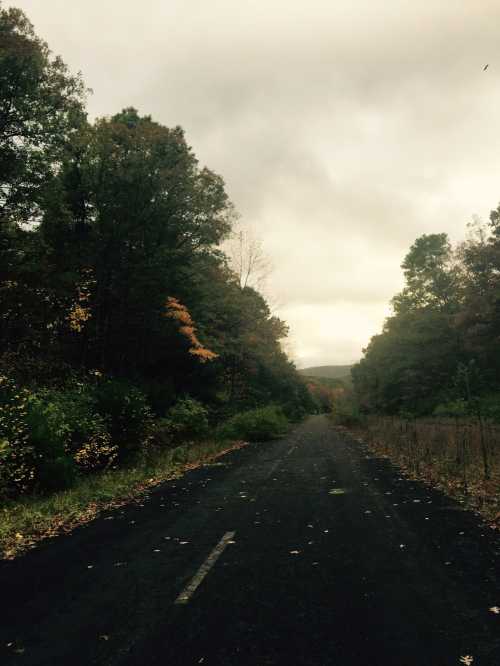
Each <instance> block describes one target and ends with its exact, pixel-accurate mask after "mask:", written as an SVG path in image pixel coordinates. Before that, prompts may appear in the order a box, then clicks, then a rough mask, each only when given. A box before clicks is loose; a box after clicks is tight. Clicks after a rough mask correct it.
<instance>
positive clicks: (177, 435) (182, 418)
mask: <svg viewBox="0 0 500 666" xmlns="http://www.w3.org/2000/svg"><path fill="white" fill-rule="evenodd" d="M161 428H162V429H163V430H165V431H166V433H167V435H168V437H169V438H170V439H171V441H177V442H179V441H180V442H184V441H193V440H199V439H202V438H203V437H206V436H207V435H208V430H209V427H208V409H207V408H206V407H205V406H204V405H202V403H201V402H199V401H198V400H193V399H192V398H183V399H182V400H179V401H178V402H176V403H175V405H173V406H172V407H171V408H170V409H169V410H168V411H167V414H166V417H165V418H164V419H162V420H161Z"/></svg>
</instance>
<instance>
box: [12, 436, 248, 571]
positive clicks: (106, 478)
mask: <svg viewBox="0 0 500 666" xmlns="http://www.w3.org/2000/svg"><path fill="white" fill-rule="evenodd" d="M239 446H241V445H233V446H231V447H230V449H228V446H227V442H223V441H216V440H213V441H208V442H202V443H199V444H194V445H193V446H191V447H188V448H187V449H184V450H183V451H182V455H179V453H178V450H177V449H171V450H167V451H165V450H163V451H151V452H150V454H149V455H148V456H147V457H146V458H145V459H144V460H143V461H142V463H141V464H139V465H136V466H134V467H126V468H121V469H107V470H103V471H100V472H97V473H96V474H92V475H85V476H82V477H80V478H78V479H77V480H76V483H75V484H74V486H73V487H71V488H69V489H67V490H63V491H58V492H55V493H52V494H51V495H48V496H47V495H38V494H35V495H28V496H22V497H19V498H16V499H12V500H8V501H6V502H4V504H3V506H0V558H1V557H2V556H3V557H6V558H12V557H14V556H15V555H17V554H19V553H21V552H22V551H24V550H26V549H27V548H30V547H32V546H33V545H35V544H36V543H37V541H39V540H40V539H43V538H46V537H47V536H54V535H56V534H63V533H65V532H68V531H69V530H70V529H72V528H74V527H76V526H78V525H82V524H84V523H86V522H88V521H89V520H92V519H93V518H95V517H96V516H97V515H98V514H99V513H100V512H102V511H104V510H110V509H115V508H117V507H119V506H122V505H123V504H125V503H127V502H130V501H133V500H141V499H142V498H144V497H145V496H147V494H148V493H149V492H150V491H151V490H152V489H153V488H155V487H156V486H158V485H159V484H160V483H163V482H164V481H166V480H167V479H172V478H175V477H176V476H178V475H179V474H181V473H182V472H183V471H184V470H186V469H192V468H193V466H198V465H202V464H204V463H207V462H211V461H213V460H215V459H217V458H218V457H219V456H221V455H224V454H225V453H227V452H228V450H232V449H235V448H239ZM181 458H182V460H180V459H181Z"/></svg>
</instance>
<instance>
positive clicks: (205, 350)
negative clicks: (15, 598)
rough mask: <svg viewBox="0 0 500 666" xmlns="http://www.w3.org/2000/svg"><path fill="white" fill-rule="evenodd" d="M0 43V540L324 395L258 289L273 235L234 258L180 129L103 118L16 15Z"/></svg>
mask: <svg viewBox="0 0 500 666" xmlns="http://www.w3.org/2000/svg"><path fill="white" fill-rule="evenodd" d="M0 36H1V39H0V72H1V74H0V313H1V314H0V503H2V506H3V508H2V511H3V513H2V528H1V529H2V532H1V534H2V537H1V538H2V540H3V543H4V544H5V539H7V540H8V539H9V538H10V537H8V536H7V537H6V536H5V535H6V534H7V533H9V534H11V533H12V531H13V530H15V531H16V532H19V533H20V534H24V531H26V529H25V527H23V525H25V523H26V524H28V523H29V522H30V520H31V518H29V515H31V516H32V519H33V525H35V523H36V521H37V520H38V518H37V516H39V515H40V516H41V518H40V524H41V525H43V527H42V528H40V530H38V531H39V532H40V531H41V532H43V530H45V529H48V527H47V525H48V524H49V523H50V518H49V516H50V515H53V516H54V517H55V518H54V519H55V520H56V522H57V521H62V522H64V521H65V517H64V515H62V514H65V513H66V514H67V516H69V517H71V516H73V515H76V514H78V515H80V514H81V513H82V512H83V513H85V511H86V509H85V503H86V502H87V503H88V502H90V503H94V502H97V503H99V502H100V499H99V498H100V497H101V496H102V497H104V498H107V499H106V501H108V499H109V501H111V500H112V497H114V496H116V497H122V496H123V495H124V494H125V495H127V494H128V493H129V492H131V493H132V494H133V488H134V487H135V485H136V483H139V485H141V483H142V480H143V479H145V478H148V476H150V475H151V476H152V477H154V478H156V477H157V476H158V475H159V476H160V477H163V476H165V475H167V476H168V474H170V473H171V469H173V467H172V465H174V466H175V465H176V464H177V462H176V457H178V456H179V455H181V453H179V452H182V451H187V453H186V455H187V456H188V458H189V460H190V461H195V460H203V459H204V458H205V456H206V454H207V452H209V453H210V452H211V451H213V450H219V449H221V450H223V449H225V448H228V446H230V444H228V442H229V441H241V440H242V439H244V440H246V441H248V440H265V439H269V438H272V437H277V436H279V435H281V434H283V432H285V430H286V428H287V425H288V423H289V421H294V420H298V419H300V418H302V417H303V416H304V415H305V414H306V413H307V412H309V411H312V410H314V409H315V403H314V400H313V398H312V397H311V395H310V393H309V391H308V389H307V387H306V382H305V381H304V380H303V379H302V378H301V376H300V375H299V374H298V372H297V371H296V369H295V367H294V365H293V363H291V362H290V361H289V359H288V358H287V356H286V354H285V352H284V351H283V349H282V341H283V340H284V338H285V337H286V335H287V332H288V330H287V326H286V324H285V323H284V322H283V321H281V320H280V319H279V318H278V317H276V316H274V315H273V314H272V312H271V311H270V308H269V306H268V304H267V303H266V301H265V299H264V297H263V296H262V295H261V294H260V293H259V292H258V291H257V289H256V288H254V286H252V285H257V284H258V283H259V279H260V277H261V276H259V275H255V274H254V272H255V271H256V270H257V271H258V270H261V269H262V270H263V269H264V268H265V261H264V260H263V258H262V254H261V249H260V245H259V244H258V243H257V242H256V241H252V242H251V243H246V242H245V238H244V234H245V232H244V230H242V227H241V226H238V231H237V234H236V241H237V247H238V248H239V249H238V252H237V255H235V256H236V259H234V258H231V256H228V255H227V254H225V253H224V251H223V248H224V247H225V246H224V243H229V242H230V241H231V239H233V240H234V238H235V233H236V232H235V231H234V229H235V228H236V227H235V226H234V225H235V222H236V221H237V219H238V216H237V214H236V212H235V210H234V207H233V205H232V203H231V202H230V200H229V198H228V196H227V193H226V190H225V185H224V181H223V179H222V178H221V177H220V176H219V175H217V174H215V173H214V172H212V171H211V170H210V169H208V168H206V167H201V166H200V165H199V162H198V160H197V158H196V156H195V154H194V152H193V150H192V148H191V147H190V145H189V144H188V142H187V140H186V137H185V135H184V131H183V130H182V128H180V127H174V128H168V127H165V126H163V125H161V124H160V123H158V122H156V121H154V120H153V119H152V118H151V117H150V116H148V115H144V116H142V115H140V113H139V112H138V111H137V110H136V109H133V108H127V109H124V110H122V111H120V112H118V113H116V114H115V115H112V116H110V117H105V118H99V119H97V120H95V121H94V122H90V121H89V119H88V118H87V113H86V108H85V104H86V98H87V95H88V94H89V93H88V91H87V90H86V88H85V85H84V82H83V81H82V79H81V77H80V76H74V75H73V74H71V72H69V71H68V69H67V67H66V66H65V64H64V63H63V61H62V60H61V59H60V58H58V57H54V56H53V55H52V54H51V52H50V50H49V48H48V46H47V45H46V44H45V43H44V42H43V41H42V40H40V39H39V38H38V37H37V35H36V33H35V32H34V29H33V27H32V26H31V24H30V23H29V21H28V19H27V17H26V16H25V15H24V13H23V12H21V11H20V10H18V9H7V8H3V7H2V5H1V3H0ZM233 245H234V243H233ZM247 248H249V249H248V250H247ZM256 248H257V249H258V256H259V261H256V258H255V256H256ZM214 447H215V449H214ZM158 466H159V467H158ZM157 468H158V469H160V470H163V471H161V472H159V473H158V474H156V472H154V470H156V469H157ZM151 470H153V471H151ZM51 507H56V508H55V509H54V510H52V508H51ZM16 516H20V517H21V518H20V524H19V525H17V524H16V518H15V517H16ZM18 528H19V529H18ZM27 531H28V532H29V531H30V530H29V529H28V530H27ZM22 539H24V536H23V537H22ZM9 543H10V542H9ZM9 547H10V546H9Z"/></svg>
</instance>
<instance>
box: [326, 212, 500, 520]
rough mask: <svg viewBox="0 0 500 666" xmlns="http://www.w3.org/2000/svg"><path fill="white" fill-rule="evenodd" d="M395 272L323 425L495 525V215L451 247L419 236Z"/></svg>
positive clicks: (498, 286)
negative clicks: (396, 283) (377, 322)
mask: <svg viewBox="0 0 500 666" xmlns="http://www.w3.org/2000/svg"><path fill="white" fill-rule="evenodd" d="M402 269H403V271H404V276H405V286H404V288H403V290H402V291H401V292H400V293H399V294H397V295H396V296H395V297H394V298H393V299H392V314H391V316H390V317H388V318H387V320H386V322H385V324H384V327H383V330H382V332H381V333H380V334H379V335H375V336H374V337H373V338H372V339H371V341H370V343H369V345H368V346H367V348H366V349H365V350H364V356H363V358H362V359H361V361H360V362H359V363H358V364H356V365H355V366H354V367H353V369H352V378H353V391H352V392H346V394H345V395H343V396H340V399H339V400H337V401H336V402H335V403H334V406H333V410H332V411H333V414H332V417H333V419H334V422H336V423H337V424H339V425H345V426H350V427H358V428H362V431H361V432H363V433H364V435H363V438H364V439H365V441H367V442H368V443H369V445H370V446H371V447H372V448H373V450H374V451H376V452H377V453H379V454H381V455H386V456H388V457H389V458H391V460H393V461H394V462H396V463H397V464H399V465H400V466H401V467H402V468H404V470H406V471H407V472H408V473H409V474H411V475H413V476H416V477H419V478H422V479H424V480H426V481H428V482H430V483H432V484H434V485H437V486H440V487H441V488H443V489H444V490H445V491H446V492H448V493H449V494H452V495H454V496H456V497H458V498H459V499H461V500H462V501H464V502H466V503H467V504H469V505H470V506H473V507H474V508H477V509H479V510H480V511H481V512H482V513H483V515H484V516H485V517H486V518H487V520H489V521H490V522H491V524H500V353H499V347H498V340H499V339H500V319H499V317H498V304H499V294H500V207H498V208H496V209H495V210H493V211H492V212H491V214H490V219H489V222H488V223H487V224H486V223H483V222H481V221H480V220H474V222H473V223H472V224H470V225H469V227H468V236H467V239H466V240H465V241H464V242H462V243H459V244H458V245H457V246H456V247H452V245H451V244H450V242H449V239H448V237H447V236H446V234H430V235H424V236H421V237H420V238H418V239H417V240H416V241H415V243H414V244H413V245H412V247H411V248H410V250H409V252H408V254H407V255H406V257H405V259H404V261H403V264H402Z"/></svg>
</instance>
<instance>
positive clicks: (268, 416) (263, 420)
mask: <svg viewBox="0 0 500 666" xmlns="http://www.w3.org/2000/svg"><path fill="white" fill-rule="evenodd" d="M287 429H288V420H287V418H286V416H285V414H284V413H283V410H282V409H281V408H280V407H277V406H275V405H268V406H267V407H259V408H257V409H251V410H248V411H246V412H241V413H239V414H235V415H234V416H233V417H231V418H230V419H229V420H228V421H226V422H225V423H224V424H223V425H222V426H221V427H220V428H219V431H218V434H219V436H221V437H222V438H227V439H244V440H248V441H250V442H259V441H266V440H269V439H276V438H278V437H281V436H282V435H284V434H285V433H286V431H287Z"/></svg>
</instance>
